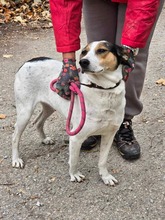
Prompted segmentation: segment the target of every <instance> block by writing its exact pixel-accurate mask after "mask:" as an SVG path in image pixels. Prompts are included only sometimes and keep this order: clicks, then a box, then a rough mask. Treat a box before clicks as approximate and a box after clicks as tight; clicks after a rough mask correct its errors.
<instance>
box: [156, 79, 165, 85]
mask: <svg viewBox="0 0 165 220" xmlns="http://www.w3.org/2000/svg"><path fill="white" fill-rule="evenodd" d="M156 84H159V85H163V86H165V79H163V78H161V79H158V80H157V81H156Z"/></svg>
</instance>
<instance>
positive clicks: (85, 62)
mask: <svg viewBox="0 0 165 220" xmlns="http://www.w3.org/2000/svg"><path fill="white" fill-rule="evenodd" d="M79 64H80V66H81V67H82V68H87V67H88V66H89V64H90V62H89V60H87V59H82V60H80V62H79Z"/></svg>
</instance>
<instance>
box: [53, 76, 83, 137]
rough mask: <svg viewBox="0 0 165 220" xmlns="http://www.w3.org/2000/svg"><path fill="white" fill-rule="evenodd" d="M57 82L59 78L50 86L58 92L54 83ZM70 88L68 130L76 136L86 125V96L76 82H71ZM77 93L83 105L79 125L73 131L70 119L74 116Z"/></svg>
mask: <svg viewBox="0 0 165 220" xmlns="http://www.w3.org/2000/svg"><path fill="white" fill-rule="evenodd" d="M56 82H57V79H54V80H53V81H52V82H51V83H50V88H51V90H52V91H54V92H56V88H55V87H54V84H55V83H56ZM69 88H70V90H71V101H70V107H69V113H68V117H67V121H66V132H67V134H68V135H70V136H74V135H76V134H77V133H79V132H80V131H81V129H82V127H83V126H84V123H85V119H86V108H85V101H84V96H83V94H82V92H81V90H80V89H79V88H78V86H77V85H76V84H75V83H74V82H71V85H70V87H69ZM75 94H77V95H78V97H79V102H80V106H81V121H80V123H79V126H78V127H77V128H76V129H75V130H74V131H71V130H70V121H71V118H72V112H73V107H74V98H75Z"/></svg>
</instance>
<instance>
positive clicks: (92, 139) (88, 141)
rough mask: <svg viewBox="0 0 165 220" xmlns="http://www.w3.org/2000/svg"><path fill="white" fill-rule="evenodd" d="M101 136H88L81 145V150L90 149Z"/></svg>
mask: <svg viewBox="0 0 165 220" xmlns="http://www.w3.org/2000/svg"><path fill="white" fill-rule="evenodd" d="M100 139H101V136H99V135H98V136H90V137H89V138H87V139H86V140H85V141H84V142H83V143H82V145H81V150H91V149H92V148H94V147H96V145H97V144H98V143H99V142H100Z"/></svg>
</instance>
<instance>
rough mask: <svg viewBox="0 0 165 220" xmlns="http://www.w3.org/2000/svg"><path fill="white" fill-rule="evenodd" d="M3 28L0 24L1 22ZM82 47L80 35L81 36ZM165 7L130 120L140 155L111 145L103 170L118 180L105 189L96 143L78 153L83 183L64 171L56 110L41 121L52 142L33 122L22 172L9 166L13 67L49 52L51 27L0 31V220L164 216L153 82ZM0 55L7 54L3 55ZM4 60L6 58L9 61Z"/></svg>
mask: <svg viewBox="0 0 165 220" xmlns="http://www.w3.org/2000/svg"><path fill="white" fill-rule="evenodd" d="M0 28H1V27H0ZM81 38H82V45H85V34H84V32H83V33H82V37H81ZM164 39H165V9H164V10H163V12H162V14H161V16H160V19H159V21H158V24H157V27H156V31H155V34H154V38H153V41H152V44H151V48H150V57H149V64H148V69H147V78H146V81H145V87H144V91H143V95H142V99H143V101H144V111H143V113H142V114H141V115H140V116H138V117H137V118H135V119H134V129H135V134H136V136H137V138H138V140H139V142H140V144H141V147H142V157H141V159H139V160H138V161H135V162H127V161H125V160H123V159H122V158H121V157H120V155H119V154H118V152H117V151H116V149H115V148H114V147H113V148H112V150H111V152H110V155H109V161H108V167H109V170H110V171H111V172H112V173H113V175H114V176H115V177H116V178H117V179H118V180H119V184H118V185H117V186H116V187H107V186H105V185H104V184H103V183H102V181H101V180H100V178H99V175H98V169H97V162H98V153H99V148H95V149H94V150H93V151H91V152H81V155H80V159H81V161H80V168H81V170H82V172H83V173H84V174H85V175H86V180H85V181H84V182H83V183H80V184H78V183H71V182H70V181H69V175H68V146H67V144H66V143H67V140H68V137H67V135H66V134H65V129H64V128H65V121H64V120H63V119H62V118H61V117H60V116H59V115H58V114H57V113H55V114H54V115H53V116H51V118H49V120H48V122H47V123H46V126H45V129H46V133H50V136H52V137H53V138H54V139H55V140H56V143H55V145H52V146H44V145H42V144H41V143H40V139H39V136H38V134H37V132H36V129H35V126H33V125H32V121H33V119H34V117H35V115H36V114H37V113H38V112H39V111H40V108H39V107H38V108H37V109H36V111H35V115H34V116H33V117H32V120H31V123H29V125H28V127H27V129H26V130H25V133H24V135H23V137H22V141H21V149H20V151H21V155H22V156H23V158H24V160H25V161H26V166H25V168H24V169H23V170H18V169H13V168H12V167H11V136H12V133H13V126H14V123H15V119H16V112H15V106H14V95H13V82H14V75H15V72H16V71H17V69H18V68H19V67H20V66H21V65H22V64H23V63H24V62H25V61H26V60H28V59H31V58H33V57H37V56H49V57H53V58H55V59H58V60H60V55H59V54H57V53H56V52H55V45H54V38H53V31H52V29H39V30H38V29H36V30H32V29H27V28H24V29H20V28H19V27H17V26H10V27H7V28H4V27H2V28H1V29H0V114H5V115H6V116H7V117H6V119H3V120H0V176H1V178H0V219H5V220H6V219H7V220H24V219H26V220H34V219H37V220H57V219H59V220H63V219H64V220H74V219H76V220H93V219H96V220H107V219H108V220H124V219H125V220H137V219H138V220H142V219H145V220H163V219H165V208H164V207H165V150H164V148H165V95H164V94H165V87H163V86H158V85H156V83H155V82H156V80H158V79H159V78H163V77H164V78H165V41H164ZM3 55H11V57H10V56H7V57H8V58H5V57H3ZM9 57H10V58H9Z"/></svg>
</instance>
